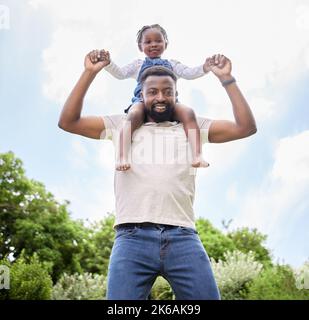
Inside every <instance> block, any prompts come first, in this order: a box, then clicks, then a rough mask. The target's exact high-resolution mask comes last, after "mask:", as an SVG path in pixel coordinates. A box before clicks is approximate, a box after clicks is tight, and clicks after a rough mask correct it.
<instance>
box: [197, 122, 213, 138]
mask: <svg viewBox="0 0 309 320" xmlns="http://www.w3.org/2000/svg"><path fill="white" fill-rule="evenodd" d="M197 122H198V125H199V128H200V132H201V140H202V144H204V143H209V128H210V125H211V123H212V120H211V119H208V118H202V117H198V118H197Z"/></svg>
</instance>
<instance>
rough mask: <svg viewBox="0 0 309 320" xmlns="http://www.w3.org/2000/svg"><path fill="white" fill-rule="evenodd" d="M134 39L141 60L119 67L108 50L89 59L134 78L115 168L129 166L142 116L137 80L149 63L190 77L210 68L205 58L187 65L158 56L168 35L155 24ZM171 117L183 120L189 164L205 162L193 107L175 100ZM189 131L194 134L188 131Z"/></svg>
mask: <svg viewBox="0 0 309 320" xmlns="http://www.w3.org/2000/svg"><path fill="white" fill-rule="evenodd" d="M137 43H138V48H139V50H140V51H142V52H144V53H145V55H146V58H145V60H140V59H138V60H135V61H133V62H132V63H130V64H128V65H126V66H124V67H123V68H120V67H118V66H117V65H116V64H115V63H114V62H112V61H111V60H110V55H109V52H108V51H105V50H101V51H100V53H99V55H98V56H97V58H95V61H93V62H96V61H97V60H108V61H110V63H109V65H107V66H106V67H105V70H106V71H108V72H109V73H110V74H112V75H113V76H114V77H116V78H118V79H127V78H135V79H137V87H136V88H135V90H134V97H133V99H132V104H131V105H130V106H129V107H128V108H127V109H126V110H125V112H126V113H127V114H128V115H127V121H125V123H124V125H123V127H122V129H121V132H120V144H119V146H120V150H119V162H118V163H117V165H116V169H117V170H121V171H122V170H128V169H129V168H130V163H129V161H128V154H129V153H128V152H129V146H130V144H131V140H132V134H133V132H134V130H136V129H137V128H138V127H140V126H141V125H142V123H143V122H144V118H145V112H144V104H143V102H142V100H141V97H140V94H141V84H140V81H139V79H140V75H141V74H142V72H143V71H144V70H145V69H146V68H149V67H151V66H154V65H162V66H165V67H167V68H169V69H171V70H172V71H173V72H174V73H175V74H176V76H177V77H178V78H184V79H188V80H191V79H196V78H199V77H202V76H203V75H204V74H206V73H207V72H209V71H210V63H209V61H208V60H206V62H205V63H204V65H200V66H198V67H194V68H189V67H187V66H185V65H183V64H181V63H180V62H178V61H176V60H166V59H161V55H162V54H163V52H164V51H165V49H166V47H167V44H168V39H167V34H166V31H165V30H164V29H163V28H162V27H161V26H160V25H158V24H153V25H150V26H144V27H143V28H142V29H141V30H140V31H139V32H138V33H137ZM173 120H177V121H180V122H182V123H183V126H184V130H185V133H186V136H187V138H188V141H189V144H190V147H191V150H192V166H193V167H196V168H197V167H207V166H209V164H208V163H207V162H206V161H205V160H204V159H203V156H202V150H201V144H200V130H199V127H198V124H197V121H196V118H195V114H194V112H193V110H192V109H191V108H188V107H186V106H185V105H183V104H180V103H179V102H178V101H176V106H175V112H174V119H173ZM189 130H192V131H190V134H189ZM191 133H194V134H193V135H192V134H191Z"/></svg>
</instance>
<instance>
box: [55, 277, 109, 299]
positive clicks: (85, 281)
mask: <svg viewBox="0 0 309 320" xmlns="http://www.w3.org/2000/svg"><path fill="white" fill-rule="evenodd" d="M105 296H106V279H105V277H104V276H103V275H98V274H91V273H84V274H78V273H75V274H72V275H69V274H66V273H64V274H63V275H62V277H61V278H60V279H59V281H58V282H57V283H56V285H55V286H54V287H53V293H52V298H53V300H103V299H105Z"/></svg>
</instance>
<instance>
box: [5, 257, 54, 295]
mask: <svg viewBox="0 0 309 320" xmlns="http://www.w3.org/2000/svg"><path fill="white" fill-rule="evenodd" d="M51 291H52V279H51V277H50V275H49V274H48V272H47V271H46V269H45V268H44V267H43V265H42V264H41V263H40V262H39V260H38V257H37V256H36V255H34V256H33V257H31V258H30V259H29V262H27V261H26V260H25V259H24V258H23V257H20V258H19V259H18V260H16V261H15V262H14V263H13V264H12V265H11V267H10V289H9V290H8V298H9V299H12V300H48V299H50V297H51Z"/></svg>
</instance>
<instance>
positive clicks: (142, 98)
mask: <svg viewBox="0 0 309 320" xmlns="http://www.w3.org/2000/svg"><path fill="white" fill-rule="evenodd" d="M139 97H140V99H141V101H142V102H144V97H143V93H142V92H141V93H140V95H139Z"/></svg>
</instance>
